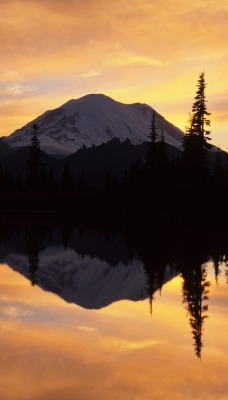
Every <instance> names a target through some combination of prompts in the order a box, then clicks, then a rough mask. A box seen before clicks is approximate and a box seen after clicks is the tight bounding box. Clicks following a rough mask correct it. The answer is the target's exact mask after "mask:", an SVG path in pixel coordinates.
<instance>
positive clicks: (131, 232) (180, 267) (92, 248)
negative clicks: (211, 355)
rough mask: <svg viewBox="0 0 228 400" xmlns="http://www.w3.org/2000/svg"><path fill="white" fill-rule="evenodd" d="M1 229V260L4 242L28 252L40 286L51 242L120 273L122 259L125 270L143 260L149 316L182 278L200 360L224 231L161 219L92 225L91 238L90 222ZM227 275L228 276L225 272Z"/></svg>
mask: <svg viewBox="0 0 228 400" xmlns="http://www.w3.org/2000/svg"><path fill="white" fill-rule="evenodd" d="M1 228H2V229H1V233H0V252H1V259H4V254H2V252H3V253H4V251H5V250H4V251H3V250H2V249H3V247H4V246H5V245H6V243H7V246H8V248H9V251H11V252H13V251H14V252H15V251H17V250H18V251H20V252H21V253H26V254H27V262H28V268H29V271H28V273H27V275H26V271H22V273H24V274H25V275H26V276H27V277H29V279H30V280H31V283H32V285H36V284H38V285H40V286H42V282H40V281H39V261H40V256H39V253H40V251H41V250H43V249H44V248H45V247H47V246H48V245H50V244H52V243H53V242H54V244H55V246H57V245H60V242H62V243H61V245H62V246H63V247H64V249H67V248H70V249H74V251H75V252H76V253H77V254H78V255H81V257H82V258H83V257H84V256H85V255H88V256H90V257H91V259H93V258H94V257H97V258H98V259H100V260H105V261H106V262H107V263H108V265H110V267H111V266H112V267H114V266H115V267H116V273H118V263H119V260H121V262H122V264H123V265H126V266H127V265H130V261H131V260H133V259H134V258H135V257H136V258H137V259H139V260H141V262H142V264H143V267H144V272H145V277H146V291H147V296H148V299H149V305H150V313H151V315H152V309H153V301H154V294H155V292H156V291H157V290H159V291H160V292H161V291H162V287H163V285H164V284H165V283H166V282H167V281H168V280H169V279H171V278H172V277H174V276H176V275H179V274H181V276H182V278H183V284H182V299H183V303H184V305H185V306H186V309H187V313H188V317H189V323H190V326H191V329H192V335H193V341H194V344H193V346H194V351H195V354H196V356H197V357H198V358H201V353H202V347H203V337H202V336H203V328H204V322H205V319H206V318H207V317H208V312H209V311H208V300H209V299H208V295H209V288H210V284H211V282H210V281H209V279H208V277H207V268H206V265H205V263H206V262H208V261H209V260H213V265H214V271H215V280H216V282H218V278H219V274H220V265H221V264H222V263H225V264H226V265H227V264H228V257H227V256H228V246H227V243H228V241H227V234H226V233H224V231H223V230H221V229H218V230H216V229H214V228H213V229H212V228H211V227H210V228H208V226H205V225H204V224H201V225H200V224H199V222H198V223H197V224H192V223H191V224H186V223H185V224H180V223H179V224H175V225H172V226H171V225H169V224H167V223H164V221H163V223H162V224H161V223H159V224H153V225H151V226H149V227H148V226H147V228H145V225H143V224H142V225H138V226H137V227H136V228H134V229H133V228H132V226H130V227H129V226H127V225H125V226H124V227H123V226H119V227H118V228H116V227H115V229H113V227H110V226H109V227H107V226H106V225H105V224H102V225H99V226H96V225H93V226H92V225H91V224H90V226H89V229H90V231H91V232H93V234H91V235H90V240H88V236H86V232H87V231H88V225H87V224H86V223H80V224H76V223H75V224H73V223H72V221H71V223H67V222H66V221H65V220H64V221H61V222H60V223H59V224H58V223H56V222H53V221H51V222H50V221H49V222H48V224H47V223H46V221H44V220H43V221H39V222H37V221H36V223H34V221H33V223H31V221H30V222H27V221H23V223H21V222H19V223H18V224H17V225H16V224H15V223H13V222H11V223H9V221H7V222H5V223H4V221H2V222H1ZM56 232H57V233H56ZM15 238H16V240H15ZM114 238H115V240H114ZM101 239H102V240H101ZM117 239H118V240H117ZM114 242H115V243H114ZM113 243H114V245H113ZM104 244H105V245H104ZM3 245H4V246H3ZM14 269H15V268H14ZM42 273H43V274H44V271H43V272H42ZM226 275H227V278H228V271H227V270H226ZM67 279H68V278H67ZM50 290H52V286H51V285H50Z"/></svg>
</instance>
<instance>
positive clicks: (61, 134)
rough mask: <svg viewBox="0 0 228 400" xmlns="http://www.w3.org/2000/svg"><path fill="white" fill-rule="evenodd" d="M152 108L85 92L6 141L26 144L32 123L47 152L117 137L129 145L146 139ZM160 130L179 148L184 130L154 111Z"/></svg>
mask: <svg viewBox="0 0 228 400" xmlns="http://www.w3.org/2000/svg"><path fill="white" fill-rule="evenodd" d="M152 111H154V110H153V109H152V108H151V107H150V106H149V105H147V104H141V103H134V104H124V103H120V102H118V101H116V100H113V99H112V98H111V97H108V96H106V95H104V94H100V93H99V94H88V95H85V96H83V97H81V98H79V99H71V100H69V101H68V102H66V103H65V104H63V105H62V106H60V107H58V108H56V109H54V110H50V111H46V112H45V113H44V114H42V115H41V116H39V117H38V118H36V119H35V120H34V121H31V122H30V123H28V124H27V125H25V126H24V127H23V128H21V129H19V130H17V131H15V132H14V133H13V134H12V135H10V136H9V137H8V138H6V139H5V141H6V142H7V143H8V144H9V145H10V146H12V147H22V146H28V145H29V144H30V140H31V127H32V124H34V123H37V124H38V125H39V128H40V137H39V139H40V145H41V148H42V150H44V151H46V153H48V154H56V155H61V156H66V155H69V154H72V153H75V152H76V151H77V150H78V149H79V148H82V147H83V146H86V147H91V146H92V145H95V146H97V145H100V144H102V143H106V142H108V141H109V140H111V139H113V138H114V137H117V138H119V139H120V141H121V142H122V141H124V140H126V139H129V140H130V141H131V142H132V144H141V143H143V142H145V141H148V140H149V139H148V135H149V131H150V122H151V116H152ZM156 124H157V127H158V134H159V132H161V131H163V133H164V136H165V140H166V141H167V143H169V144H171V145H173V146H176V147H180V145H181V142H182V137H183V133H182V132H181V131H180V130H179V129H178V128H176V127H174V126H173V125H172V124H170V123H169V122H168V121H166V120H165V119H164V118H163V117H162V116H161V115H159V114H158V113H156Z"/></svg>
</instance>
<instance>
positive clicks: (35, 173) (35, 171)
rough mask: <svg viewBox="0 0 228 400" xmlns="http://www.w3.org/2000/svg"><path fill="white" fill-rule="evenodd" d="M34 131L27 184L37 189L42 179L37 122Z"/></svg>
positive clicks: (31, 188)
mask: <svg viewBox="0 0 228 400" xmlns="http://www.w3.org/2000/svg"><path fill="white" fill-rule="evenodd" d="M32 129H33V133H32V138H31V145H30V148H29V152H30V157H29V160H28V171H27V182H26V186H27V188H28V189H29V190H37V189H39V186H40V180H41V159H40V157H41V150H40V142H39V139H38V134H39V127H38V125H37V124H34V125H33V126H32Z"/></svg>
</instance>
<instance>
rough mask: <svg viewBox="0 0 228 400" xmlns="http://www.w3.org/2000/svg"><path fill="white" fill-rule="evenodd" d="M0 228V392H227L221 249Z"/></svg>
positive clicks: (47, 395) (227, 328) (227, 327)
mask: <svg viewBox="0 0 228 400" xmlns="http://www.w3.org/2000/svg"><path fill="white" fill-rule="evenodd" d="M3 228H4V232H3V231H2V232H3V233H2V234H1V240H0V242H1V244H0V262H1V264H0V285H1V303H0V318H1V326H0V343H1V353H0V359H1V363H0V368H1V374H0V399H4V400H11V399H12V400H14V399H15V400H22V399H23V400H26V399H32V400H33V399H35V400H41V399H42V400H44V399H48V400H52V399H53V400H62V399H80V400H81V399H83V400H84V399H85V400H86V399H90V400H91V399H92V400H93V399H104V400H108V399H143V400H144V399H155V400H156V399H170V398H172V399H175V400H178V399H185V400H190V399H191V400H192V399H200V400H203V399H207V400H210V399H213V400H214V399H215V398H216V399H219V400H225V399H227V398H228V380H227V371H228V352H227V350H228V344H227V337H228V322H227V305H228V302H227V266H226V254H225V250H224V248H221V247H220V248H218V247H215V249H213V257H212V255H211V254H209V253H208V250H207V249H205V248H204V250H205V251H203V252H202V251H201V250H202V247H204V246H203V245H202V244H201V246H200V249H201V250H200V251H199V248H197V247H196V246H194V243H192V242H191V245H190V249H189V252H188V251H187V247H186V248H184V249H183V243H181V244H182V250H181V251H179V250H178V251H174V250H172V252H171V251H170V247H171V248H172V249H173V248H174V247H173V245H174V243H170V240H171V239H170V240H169V241H168V243H166V242H164V243H163V245H162V247H163V248H164V252H163V253H162V251H161V248H160V247H159V246H157V245H156V246H152V245H151V246H149V248H150V251H148V247H147V246H145V248H144V247H142V245H141V244H140V245H139V246H138V248H137V246H135V242H134V240H131V241H129V240H128V239H127V238H126V236H123V235H121V234H119V233H110V231H109V232H108V233H107V232H104V231H103V232H100V231H97V230H95V229H83V230H82V229H77V228H74V229H69V230H68V229H66V227H64V228H61V229H60V228H54V229H53V228H51V229H50V227H49V228H48V229H47V227H45V229H44V227H42V228H40V227H37V226H34V225H33V226H17V228H16V229H15V227H14V228H12V226H11V227H10V228H9V227H8V226H7V227H6V226H5V227H3ZM182 236H183V235H182ZM168 237H170V235H168ZM151 238H152V237H151ZM175 242H177V243H178V246H177V248H178V249H179V245H180V242H179V241H177V239H175ZM197 242H198V240H197V241H196V243H197ZM133 243H134V245H133ZM170 245H171V246H170ZM155 248H156V249H157V250H155ZM219 249H220V250H219ZM215 250H216V251H217V252H216V251H215ZM159 254H160V256H159ZM165 255H167V258H166V256H165ZM202 260H203V262H201V261H202ZM189 261H191V268H190V266H189ZM193 262H194V263H193Z"/></svg>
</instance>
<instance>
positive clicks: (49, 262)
mask: <svg viewBox="0 0 228 400" xmlns="http://www.w3.org/2000/svg"><path fill="white" fill-rule="evenodd" d="M0 262H4V263H7V264H8V265H9V266H10V267H11V268H12V269H14V270H15V271H17V272H19V273H21V274H23V275H24V276H25V277H27V278H28V279H31V270H30V266H29V262H28V257H26V256H25V255H24V254H18V253H9V254H7V255H5V257H4V259H1V260H0ZM174 276H175V274H174V272H173V271H172V270H171V269H170V268H169V267H167V269H166V273H165V276H164V283H166V282H167V281H169V280H171V279H172V278H173V277H174ZM36 284H37V285H38V286H40V287H41V288H42V289H44V290H47V291H51V292H53V293H56V294H57V295H58V296H60V297H61V298H62V299H63V300H65V301H67V302H69V303H75V304H78V305H79V306H81V307H83V308H88V309H100V308H103V307H106V306H107V305H109V304H111V303H113V302H115V301H119V300H123V299H128V300H132V301H139V300H144V299H146V298H147V297H148V289H147V277H146V275H145V271H144V268H143V264H142V262H141V260H140V259H133V260H132V261H129V262H128V263H127V264H124V263H123V262H121V261H119V262H118V263H117V264H116V265H115V266H111V265H110V264H109V263H108V262H107V261H106V260H101V259H99V258H97V257H91V256H89V255H85V256H84V257H82V256H81V255H79V254H77V253H76V252H75V251H74V250H73V249H70V248H68V249H66V250H65V249H64V247H63V246H62V247H60V246H58V247H56V246H48V247H46V248H45V249H44V250H43V251H41V252H40V253H39V263H38V266H37V270H36ZM157 289H158V285H157V286H156V285H155V286H154V291H156V290H157Z"/></svg>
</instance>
